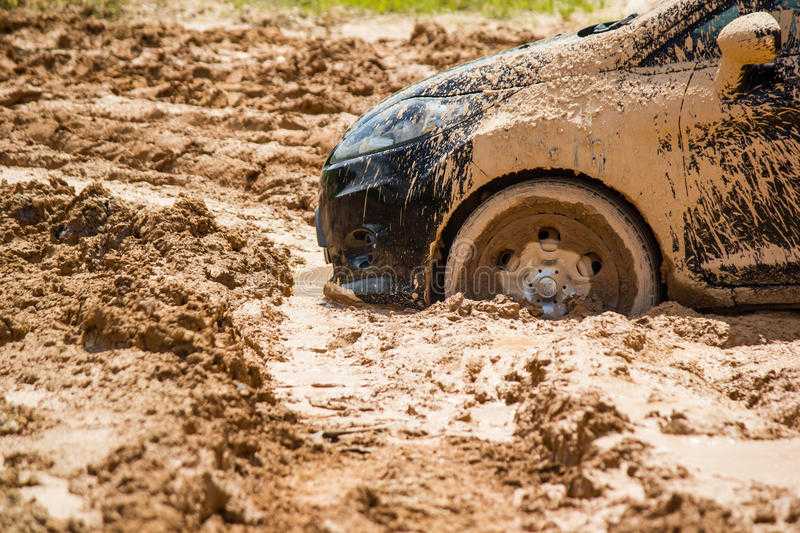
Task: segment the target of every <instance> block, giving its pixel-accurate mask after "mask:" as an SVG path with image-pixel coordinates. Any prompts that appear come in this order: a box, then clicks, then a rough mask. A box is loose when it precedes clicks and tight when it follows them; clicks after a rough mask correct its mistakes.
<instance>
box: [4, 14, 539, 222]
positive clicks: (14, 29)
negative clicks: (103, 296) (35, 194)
mask: <svg viewBox="0 0 800 533" xmlns="http://www.w3.org/2000/svg"><path fill="white" fill-rule="evenodd" d="M0 24H2V26H0V139H2V141H0V164H3V165H8V166H19V167H43V168H50V169H52V168H59V169H62V170H64V171H65V172H68V173H70V174H75V175H79V176H86V177H90V178H92V177H99V178H101V179H105V180H109V179H113V180H120V181H125V182H149V183H153V184H157V185H161V184H177V185H180V186H184V187H189V188H194V189H197V190H199V191H202V192H204V193H206V194H208V195H211V196H215V195H219V192H218V191H219V186H220V185H222V186H224V187H225V188H226V190H227V191H228V192H227V193H226V194H230V193H231V192H233V193H234V194H237V196H238V197H239V198H240V199H241V200H242V201H245V202H252V203H254V204H256V203H257V204H268V205H271V206H273V207H275V208H276V210H277V211H278V212H279V214H282V215H283V216H287V217H292V218H304V219H306V220H307V221H309V222H310V221H311V216H310V215H309V213H310V212H311V209H312V208H313V207H314V205H315V204H316V196H317V189H316V183H317V181H318V176H319V171H320V168H321V166H322V163H323V162H324V160H325V158H326V157H327V155H328V153H329V152H330V150H331V149H332V148H333V147H334V145H335V144H336V143H337V142H338V140H339V139H340V137H341V135H342V134H343V133H344V131H345V129H346V128H347V127H348V126H349V125H350V124H351V123H352V122H353V121H354V120H355V118H356V117H357V116H358V115H360V114H362V113H363V112H365V111H366V110H367V109H369V108H370V107H371V106H372V105H374V104H375V103H377V102H378V101H379V100H381V99H383V98H385V97H386V96H388V95H389V94H391V93H392V92H395V91H397V90H399V89H401V88H403V87H405V86H406V85H408V84H410V83H412V82H414V81H417V80H418V79H420V78H422V77H425V76H428V75H431V74H433V73H435V72H437V71H438V70H440V69H441V68H444V67H447V66H451V65H454V64H457V63H461V62H464V61H466V60H468V59H472V58H476V57H480V56H483V55H486V54H488V53H491V52H493V51H496V50H499V49H502V48H508V47H510V46H513V45H516V44H519V43H522V42H526V41H529V40H532V39H534V38H535V36H534V35H533V34H530V33H527V32H521V31H519V30H513V29H509V28H499V29H497V30H493V31H485V30H478V31H473V32H469V33H467V34H465V35H458V36H456V35H453V34H451V33H448V32H447V31H445V29H444V28H443V27H441V26H439V25H437V24H435V23H420V24H418V25H417V26H416V27H415V28H414V31H413V33H412V35H411V36H410V38H409V39H408V40H407V41H401V42H397V41H378V42H375V43H368V42H365V41H363V40H360V39H356V38H349V37H336V36H334V35H332V33H331V31H330V29H329V28H327V27H325V26H322V25H320V26H315V27H312V28H311V29H308V28H303V30H302V33H301V32H300V31H296V30H295V31H292V28H291V27H292V23H291V19H288V18H287V17H285V16H280V15H276V16H275V17H274V18H273V19H269V18H262V19H260V20H256V21H252V23H251V24H248V25H242V24H239V25H236V26H233V25H231V26H230V27H228V28H216V29H209V30H206V31H192V30H188V29H186V28H185V27H183V26H180V25H178V24H151V23H148V24H145V23H137V24H130V23H126V22H124V21H118V22H109V21H105V20H98V19H95V18H92V17H86V16H85V14H84V13H81V12H78V11H67V12H57V13H55V14H46V15H43V14H30V13H25V12H22V11H14V12H10V13H4V18H3V21H2V23H0ZM98 165H99V169H100V171H99V172H98Z"/></svg>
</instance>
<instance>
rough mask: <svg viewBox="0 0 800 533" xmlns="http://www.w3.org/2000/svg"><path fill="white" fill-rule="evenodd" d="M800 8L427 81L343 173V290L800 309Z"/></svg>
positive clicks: (651, 31) (620, 28)
mask: <svg viewBox="0 0 800 533" xmlns="http://www.w3.org/2000/svg"><path fill="white" fill-rule="evenodd" d="M799 18H800V3H798V0H763V1H744V2H733V1H720V0H711V1H709V0H680V1H674V2H665V3H664V4H663V5H662V6H661V7H659V8H657V9H655V10H653V11H651V12H649V13H646V14H644V15H632V16H630V17H628V18H625V19H623V20H620V21H617V22H613V23H606V24H599V25H595V26H592V27H589V28H586V29H584V30H582V31H579V32H577V33H575V34H562V35H557V36H555V37H553V38H551V39H547V40H543V41H539V42H535V43H531V44H527V45H524V46H521V47H519V48H515V49H513V50H509V51H506V52H503V53H500V54H498V55H495V56H492V57H489V58H485V59H482V60H479V61H476V62H473V63H469V64H466V65H463V66H460V67H457V68H455V69H452V70H450V71H447V72H445V73H442V74H440V75H437V76H435V77H433V78H430V79H428V80H426V81H424V82H421V83H419V84H418V85H415V86H413V87H410V88H408V89H406V90H404V91H401V92H400V93H398V94H396V95H394V96H393V97H391V98H389V99H388V100H386V101H385V102H383V103H382V104H380V105H379V106H378V107H377V108H375V109H374V110H372V111H371V112H369V113H368V114H367V115H365V116H364V117H363V118H361V119H360V120H358V121H357V123H356V124H355V125H354V126H353V127H352V128H351V129H350V131H349V132H348V133H347V134H346V135H345V137H344V139H343V140H342V141H341V143H340V144H339V145H338V146H337V147H336V148H335V150H334V151H333V153H332V154H331V156H330V158H329V159H328V161H327V162H326V165H325V167H324V169H323V176H322V190H321V198H320V207H319V210H318V213H317V229H318V231H317V233H318V240H319V244H320V246H322V247H323V248H324V251H325V255H326V258H327V260H328V261H329V262H331V263H333V265H334V281H335V282H337V283H339V284H341V285H342V286H344V287H346V288H349V289H351V290H353V291H354V292H355V293H356V294H357V295H358V296H360V297H361V298H362V299H364V300H367V301H394V302H401V303H404V304H406V305H407V304H414V305H419V306H423V305H425V304H428V303H430V302H432V301H435V300H437V299H440V298H442V297H445V296H449V295H452V294H455V293H459V292H461V293H464V294H465V295H466V296H468V297H470V298H476V299H482V298H488V297H492V296H493V295H497V294H505V295H508V296H510V297H512V298H514V299H517V300H521V301H525V302H528V303H529V304H530V305H532V306H538V307H540V308H541V310H542V312H543V313H544V314H545V315H547V316H561V315H563V314H564V313H565V312H566V311H567V309H568V307H569V305H570V302H571V301H573V300H574V299H576V298H587V299H590V300H592V301H593V302H596V303H598V304H599V305H600V306H602V308H605V309H610V310H615V311H618V312H621V313H626V314H637V313H641V312H644V311H646V310H647V309H648V308H649V307H651V306H653V305H655V304H656V303H658V302H659V301H660V300H662V299H664V298H670V299H674V300H676V301H678V302H681V303H683V304H686V305H690V306H693V307H696V308H723V307H729V306H763V305H770V306H776V305H782V306H797V305H798V304H800V61H799V60H798V55H799V54H800V38H799V36H798V22H799V21H798V19H799Z"/></svg>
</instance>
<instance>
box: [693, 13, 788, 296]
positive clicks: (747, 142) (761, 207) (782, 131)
mask: <svg viewBox="0 0 800 533" xmlns="http://www.w3.org/2000/svg"><path fill="white" fill-rule="evenodd" d="M737 11H738V14H739V15H741V14H746V13H748V12H753V11H769V12H771V13H772V14H773V15H774V16H775V18H776V19H777V20H778V21H779V22H780V24H781V28H782V30H783V31H782V34H783V35H782V48H781V52H780V57H779V58H778V60H777V61H776V62H775V63H774V64H771V65H757V66H751V67H747V71H746V75H745V81H744V83H743V86H742V89H741V91H739V92H738V93H737V94H736V95H734V96H732V97H723V98H721V97H720V96H719V95H718V94H717V92H716V90H715V85H714V81H715V77H716V74H717V69H718V65H719V61H720V57H719V56H720V52H719V48H718V46H716V43H715V42H713V43H712V42H711V41H710V39H708V40H707V42H706V45H707V47H706V48H705V52H704V54H702V56H703V57H700V58H699V59H698V60H697V62H696V68H695V71H694V73H693V76H692V80H691V82H690V84H689V86H688V87H687V91H686V96H685V98H684V102H683V111H682V112H681V117H680V120H681V126H680V129H681V133H682V149H683V154H684V171H685V183H684V187H685V191H684V192H685V194H686V207H685V211H684V214H683V222H684V224H683V226H684V228H683V229H684V231H683V233H684V234H683V244H684V253H685V264H686V267H687V268H688V269H689V270H691V271H692V273H693V274H694V275H696V276H698V277H699V278H701V279H702V280H704V281H705V282H706V283H709V284H711V285H715V286H721V287H733V288H735V287H763V286H786V285H797V284H800V66H799V65H798V54H799V53H800V49H799V48H800V47H799V46H798V44H799V43H798V32H797V28H798V16H799V15H800V6H799V5H798V0H758V1H757V2H745V3H738V4H735V3H731V4H730V5H729V6H727V7H726V8H725V9H724V11H721V12H720V16H721V19H720V20H721V21H722V22H726V21H730V20H732V19H733V18H735V16H736V15H737ZM718 26H719V25H717V26H714V28H713V31H711V32H710V33H709V34H708V36H709V37H714V38H715V37H716V36H718V34H719V30H721V28H719V27H718ZM687 42H688V41H687Z"/></svg>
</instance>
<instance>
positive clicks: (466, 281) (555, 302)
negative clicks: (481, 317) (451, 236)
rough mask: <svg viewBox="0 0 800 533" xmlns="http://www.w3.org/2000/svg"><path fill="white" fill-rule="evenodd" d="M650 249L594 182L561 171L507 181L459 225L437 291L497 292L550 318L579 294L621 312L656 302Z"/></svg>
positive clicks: (643, 232) (639, 228) (627, 212)
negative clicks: (509, 183)
mask: <svg viewBox="0 0 800 533" xmlns="http://www.w3.org/2000/svg"><path fill="white" fill-rule="evenodd" d="M658 268H659V265H658V252H657V249H656V247H655V245H654V243H653V239H652V238H651V237H650V235H649V233H648V230H647V228H646V226H644V224H643V222H641V221H640V219H639V217H638V216H637V214H636V213H635V212H634V211H633V209H632V208H630V207H629V206H627V205H626V204H625V203H624V202H623V201H621V200H619V199H617V198H615V196H614V195H613V194H612V193H609V192H606V191H604V190H603V189H602V188H601V187H599V186H596V185H593V184H590V183H585V182H579V181H575V180H570V179H567V178H545V179H538V180H533V181H529V182H525V183H520V184H517V185H514V186H511V187H509V188H507V189H505V190H503V191H500V192H499V193H497V194H495V195H494V196H492V197H490V198H489V199H488V200H486V201H485V202H484V203H483V204H482V205H480V206H479V207H478V208H477V209H476V210H475V211H474V212H473V213H472V214H471V215H470V216H469V217H468V218H467V220H466V222H465V223H464V225H463V226H462V227H461V228H460V230H459V232H458V234H457V236H456V238H455V240H454V242H453V245H452V247H451V249H450V254H449V256H448V260H447V267H446V272H445V294H446V296H452V295H454V294H457V293H463V294H464V295H465V296H467V297H469V298H474V299H486V298H491V297H493V296H495V295H497V294H504V295H507V296H510V297H512V298H514V299H516V300H519V301H525V302H527V303H529V304H531V305H533V306H535V307H539V308H541V309H542V312H543V314H544V315H545V316H549V317H553V318H557V317H560V316H563V315H565V314H566V313H567V312H568V307H569V305H570V302H572V301H574V300H576V299H585V300H588V301H590V302H593V303H594V304H596V305H598V306H600V307H601V308H603V309H608V310H613V311H617V312H619V313H623V314H628V315H637V314H641V313H644V312H646V311H647V310H648V309H649V308H651V307H653V306H654V305H656V304H657V303H658V302H659V296H660V293H659V276H658Z"/></svg>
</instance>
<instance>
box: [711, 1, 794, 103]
mask: <svg viewBox="0 0 800 533" xmlns="http://www.w3.org/2000/svg"><path fill="white" fill-rule="evenodd" d="M717 44H718V45H719V48H720V50H721V51H722V61H721V62H720V65H719V71H718V72H717V79H716V82H715V83H716V88H717V94H719V96H720V98H725V97H729V96H732V95H734V94H736V93H737V92H738V91H739V90H740V88H741V86H742V81H743V80H744V74H745V67H747V66H749V65H763V64H766V63H772V62H774V61H775V60H776V59H777V58H778V52H779V51H780V48H781V26H780V24H778V21H777V20H775V17H773V16H772V15H770V14H769V13H764V12H759V13H751V14H749V15H744V16H742V17H739V18H737V19H736V20H734V21H733V22H731V23H730V24H728V25H727V26H725V28H724V29H723V30H722V32H720V34H719V37H718V38H717Z"/></svg>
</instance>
